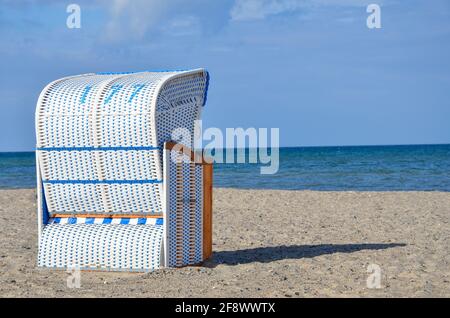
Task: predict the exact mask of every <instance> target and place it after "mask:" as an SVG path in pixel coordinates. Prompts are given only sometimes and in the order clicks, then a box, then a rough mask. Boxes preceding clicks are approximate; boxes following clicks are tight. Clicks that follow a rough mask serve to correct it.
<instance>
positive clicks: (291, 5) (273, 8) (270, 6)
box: [230, 0, 382, 21]
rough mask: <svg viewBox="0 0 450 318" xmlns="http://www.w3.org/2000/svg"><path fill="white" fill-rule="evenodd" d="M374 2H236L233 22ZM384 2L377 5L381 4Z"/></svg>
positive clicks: (333, 0) (341, 0) (264, 0)
mask: <svg viewBox="0 0 450 318" xmlns="http://www.w3.org/2000/svg"><path fill="white" fill-rule="evenodd" d="M370 2H373V0H370V1H369V0H339V1H337V0H236V1H235V2H234V5H233V7H232V9H231V11H230V16H231V20H234V21H248V20H261V19H264V18H266V17H269V16H272V15H278V14H282V13H289V12H296V11H301V10H307V9H312V8H318V7H323V6H330V7H331V6H335V7H343V6H347V7H357V6H365V5H367V4H368V3H370ZM381 2H382V0H378V1H377V3H378V4H381Z"/></svg>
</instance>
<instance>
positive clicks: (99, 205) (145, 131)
mask: <svg viewBox="0 0 450 318" xmlns="http://www.w3.org/2000/svg"><path fill="white" fill-rule="evenodd" d="M205 84H206V72H204V71H199V72H194V73H188V72H186V75H183V72H158V73H152V72H140V73H118V74H115V73H111V74H109V73H107V74H86V75H83V76H76V77H71V78H67V79H63V80H61V81H57V82H55V83H54V84H52V85H51V86H50V88H49V89H48V90H47V91H46V92H44V95H43V98H42V102H41V105H38V110H37V123H38V144H37V150H38V151H39V153H40V156H39V158H40V167H41V172H42V179H43V181H44V190H45V195H46V200H47V202H46V203H47V206H48V211H49V214H50V215H54V214H55V213H62V212H65V213H73V214H77V213H87V212H89V213H99V214H103V213H150V214H162V213H163V211H162V204H161V200H162V199H161V198H162V160H161V158H162V155H161V152H162V144H163V143H164V142H165V141H168V140H171V137H172V136H171V133H172V131H173V130H174V129H175V128H178V127H185V128H188V129H189V131H190V133H191V134H193V125H194V120H195V119H197V118H199V114H200V111H199V109H200V108H201V104H202V103H203V99H204V97H203V94H204V91H205ZM115 181H117V182H115Z"/></svg>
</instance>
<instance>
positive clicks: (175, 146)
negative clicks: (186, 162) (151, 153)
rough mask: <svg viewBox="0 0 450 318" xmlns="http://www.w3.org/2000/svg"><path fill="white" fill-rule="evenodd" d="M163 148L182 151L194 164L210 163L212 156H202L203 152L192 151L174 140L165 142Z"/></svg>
mask: <svg viewBox="0 0 450 318" xmlns="http://www.w3.org/2000/svg"><path fill="white" fill-rule="evenodd" d="M164 149H167V150H172V151H178V152H180V153H184V154H185V155H186V156H188V157H190V158H191V161H192V162H195V164H198V165H210V164H212V158H208V157H205V156H203V154H198V153H196V152H195V151H193V150H192V149H191V148H189V147H188V146H185V145H183V144H179V143H177V142H175V141H168V142H166V143H165V145H164Z"/></svg>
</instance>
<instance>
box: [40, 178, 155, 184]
mask: <svg viewBox="0 0 450 318" xmlns="http://www.w3.org/2000/svg"><path fill="white" fill-rule="evenodd" d="M162 182H163V181H162V180H158V179H149V180H42V183H49V184H102V183H104V184H145V183H162Z"/></svg>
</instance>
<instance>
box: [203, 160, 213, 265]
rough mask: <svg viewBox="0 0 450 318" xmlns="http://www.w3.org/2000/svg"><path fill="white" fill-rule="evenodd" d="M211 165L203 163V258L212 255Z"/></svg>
mask: <svg viewBox="0 0 450 318" xmlns="http://www.w3.org/2000/svg"><path fill="white" fill-rule="evenodd" d="M212 187H213V165H212V164H204V165H203V260H206V259H208V258H210V257H211V255H212V203H213V200H212Z"/></svg>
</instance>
